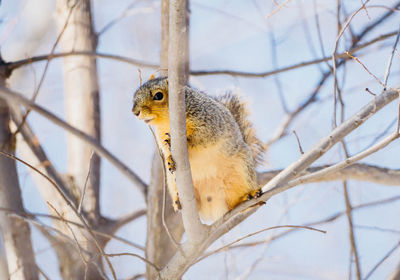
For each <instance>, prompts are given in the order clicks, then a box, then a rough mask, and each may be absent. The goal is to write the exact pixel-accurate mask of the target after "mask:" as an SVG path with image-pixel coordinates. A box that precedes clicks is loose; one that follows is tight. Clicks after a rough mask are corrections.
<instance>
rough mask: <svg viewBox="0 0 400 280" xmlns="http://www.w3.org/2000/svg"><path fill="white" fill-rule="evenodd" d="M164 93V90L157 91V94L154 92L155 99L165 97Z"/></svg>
mask: <svg viewBox="0 0 400 280" xmlns="http://www.w3.org/2000/svg"><path fill="white" fill-rule="evenodd" d="M163 97H164V95H163V94H162V92H157V93H156V94H154V96H153V100H161V99H163Z"/></svg>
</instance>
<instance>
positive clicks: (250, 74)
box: [6, 31, 397, 78]
mask: <svg viewBox="0 0 400 280" xmlns="http://www.w3.org/2000/svg"><path fill="white" fill-rule="evenodd" d="M396 34H397V31H393V32H389V33H386V34H383V35H380V36H378V37H377V38H375V39H373V40H371V41H368V42H366V43H364V44H361V45H359V46H357V47H356V46H354V47H353V48H350V49H349V50H348V51H347V52H348V53H350V54H353V53H355V52H357V51H359V50H362V49H364V48H366V47H368V46H370V45H372V44H375V43H377V42H379V41H382V40H386V39H388V38H390V37H393V36H395V35H396ZM360 36H361V35H359V36H358V38H360ZM67 56H91V57H98V58H105V59H111V60H115V61H119V62H123V63H127V64H130V65H134V66H137V67H142V68H151V69H159V67H160V66H159V65H158V64H155V63H149V62H145V61H140V60H137V59H132V58H129V57H125V56H120V55H113V54H106V53H100V52H89V51H73V52H64V53H56V54H53V55H52V56H51V57H50V56H49V55H41V56H35V57H30V58H27V59H21V60H18V61H14V62H9V63H7V64H6V65H7V68H8V69H9V70H10V71H12V70H15V69H17V68H20V67H22V66H25V65H28V64H31V63H34V62H40V61H44V60H52V59H55V58H61V57H67ZM336 57H337V58H340V59H349V58H348V56H347V55H346V54H345V53H344V52H343V53H340V54H337V55H336ZM331 59H332V57H330V56H328V57H323V58H320V59H314V60H310V61H306V62H300V63H296V64H293V65H290V66H286V67H282V68H280V69H276V70H272V71H265V72H260V73H254V72H244V71H234V70H193V71H190V75H193V76H208V75H231V76H240V77H248V78H264V77H268V76H272V75H276V74H278V73H283V72H286V71H290V70H295V69H299V68H302V67H306V66H311V65H314V64H318V63H322V62H326V61H329V60H331Z"/></svg>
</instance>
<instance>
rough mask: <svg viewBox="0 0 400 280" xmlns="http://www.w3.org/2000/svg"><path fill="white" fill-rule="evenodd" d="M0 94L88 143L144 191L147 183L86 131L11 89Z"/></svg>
mask: <svg viewBox="0 0 400 280" xmlns="http://www.w3.org/2000/svg"><path fill="white" fill-rule="evenodd" d="M0 92H1V94H0V96H1V97H2V98H4V99H6V100H7V101H9V102H11V103H14V104H22V105H24V106H25V107H27V108H31V109H32V110H33V111H35V112H37V113H39V114H40V115H42V116H44V117H45V118H47V119H48V120H50V121H51V122H53V123H55V124H56V125H58V126H60V127H62V128H63V129H65V130H66V131H68V132H70V133H71V134H73V135H75V136H76V137H78V138H79V139H81V140H82V141H84V142H86V143H87V144H88V145H90V146H91V147H92V148H93V150H94V151H95V152H96V153H98V154H99V155H101V156H103V157H104V158H106V159H107V160H109V161H110V163H112V164H113V165H114V166H115V167H116V168H118V170H120V171H121V173H122V174H124V175H125V176H126V177H127V178H128V179H130V180H131V181H132V182H133V183H134V184H135V185H136V186H137V187H138V188H139V190H140V191H141V192H142V194H143V195H144V194H145V193H146V188H147V185H146V184H145V183H144V182H143V181H142V179H140V178H139V177H138V176H137V175H136V174H135V173H134V172H133V171H132V170H130V169H129V167H128V166H126V165H125V164H124V163H122V162H121V161H120V160H119V159H117V158H116V157H115V156H114V155H112V154H111V153H110V152H109V151H108V150H106V149H105V148H104V147H103V146H101V145H100V144H99V143H98V142H97V141H96V140H94V139H93V138H92V137H91V136H89V135H87V134H86V133H84V132H82V131H80V130H78V129H76V128H75V127H73V126H71V125H69V124H68V123H66V122H65V121H63V120H61V119H60V118H58V117H57V116H55V115H54V114H52V113H50V112H49V111H48V110H46V109H44V108H43V107H41V106H39V105H37V104H35V103H33V102H31V101H30V100H28V99H27V98H25V97H23V96H22V95H20V94H19V93H17V92H14V91H11V90H9V89H7V88H5V87H0Z"/></svg>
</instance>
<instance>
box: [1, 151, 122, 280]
mask: <svg viewBox="0 0 400 280" xmlns="http://www.w3.org/2000/svg"><path fill="white" fill-rule="evenodd" d="M0 154H2V155H3V156H6V157H8V158H11V159H13V160H16V161H19V162H21V163H22V164H24V165H26V166H28V167H29V168H31V169H33V170H34V171H35V172H37V173H39V174H40V175H41V176H43V178H45V179H46V180H47V181H48V182H49V183H50V184H51V185H52V186H53V187H54V188H55V189H56V190H57V192H58V193H59V194H60V195H61V197H62V198H63V199H64V201H65V202H66V203H67V204H68V206H69V207H70V208H71V209H72V210H73V211H74V213H75V215H76V217H77V218H79V220H80V221H81V222H82V225H83V226H84V227H85V229H86V230H87V232H88V233H89V234H90V235H91V237H92V238H93V241H94V243H95V245H96V247H97V249H98V250H99V252H100V253H101V255H102V256H105V253H104V251H103V248H102V247H101V246H100V244H99V242H98V241H97V239H96V236H95V234H94V233H93V231H92V229H91V228H90V227H89V225H88V224H87V222H86V221H85V219H84V218H83V217H82V215H80V214H79V212H78V210H77V209H76V208H75V206H74V204H73V202H72V201H70V200H69V199H68V197H67V196H66V195H65V194H64V193H63V192H62V190H61V188H60V187H59V186H58V185H57V184H56V183H55V182H54V181H53V180H52V179H51V178H49V177H48V176H47V175H46V174H44V173H43V172H41V171H40V170H39V169H37V168H35V167H34V166H32V165H31V164H29V163H27V162H25V161H24V160H22V159H20V158H18V157H16V156H14V155H12V154H8V153H5V152H3V151H0ZM105 259H106V261H107V264H108V266H109V268H110V270H111V273H112V275H113V278H114V279H116V278H117V277H116V274H115V271H114V268H113V266H112V264H111V262H110V260H109V259H108V258H107V256H105Z"/></svg>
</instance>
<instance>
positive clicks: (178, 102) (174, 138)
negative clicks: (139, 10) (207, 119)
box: [168, 0, 205, 242]
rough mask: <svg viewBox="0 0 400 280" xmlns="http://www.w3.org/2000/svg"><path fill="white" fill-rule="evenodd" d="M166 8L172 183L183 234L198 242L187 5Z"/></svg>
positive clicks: (200, 230) (202, 228) (175, 2)
mask: <svg viewBox="0 0 400 280" xmlns="http://www.w3.org/2000/svg"><path fill="white" fill-rule="evenodd" d="M169 7H170V9H169V10H170V16H169V37H170V39H169V50H168V76H169V78H168V92H169V118H170V127H171V129H170V134H171V151H172V156H173V158H174V160H175V162H176V183H177V186H178V193H179V200H180V203H181V205H182V220H183V225H184V227H185V232H186V233H187V236H188V241H189V242H199V241H200V240H201V239H202V238H203V236H204V233H205V226H204V225H203V224H202V223H201V222H200V218H199V213H198V211H197V205H196V197H195V194H194V188H193V182H192V175H191V170H190V163H189V159H188V150H187V139H186V138H187V134H186V112H185V91H184V86H185V77H186V74H185V72H186V71H185V70H186V69H185V68H186V65H187V63H188V62H187V61H186V59H187V56H186V54H188V50H187V44H186V42H185V40H186V39H185V37H186V36H188V31H189V30H188V29H189V26H188V25H187V24H186V13H187V1H186V0H184V1H178V0H171V1H170V6H169ZM182 52H183V53H182Z"/></svg>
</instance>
